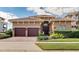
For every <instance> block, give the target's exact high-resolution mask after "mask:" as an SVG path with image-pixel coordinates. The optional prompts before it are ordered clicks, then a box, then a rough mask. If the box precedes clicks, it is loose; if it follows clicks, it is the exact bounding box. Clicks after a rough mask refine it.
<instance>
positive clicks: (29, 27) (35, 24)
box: [10, 15, 78, 37]
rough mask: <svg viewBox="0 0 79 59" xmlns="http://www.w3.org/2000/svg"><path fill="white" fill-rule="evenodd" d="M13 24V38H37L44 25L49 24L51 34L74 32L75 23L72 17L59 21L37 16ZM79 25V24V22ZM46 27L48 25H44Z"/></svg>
mask: <svg viewBox="0 0 79 59" xmlns="http://www.w3.org/2000/svg"><path fill="white" fill-rule="evenodd" d="M10 21H11V22H12V23H13V36H19V37H20V36H37V35H38V33H39V32H42V26H43V25H42V24H43V23H45V22H47V23H48V24H49V25H48V27H49V32H53V31H58V30H59V31H61V30H62V31H64V30H72V23H73V22H75V21H74V20H72V18H71V17H67V16H66V17H64V18H62V19H57V18H56V17H54V16H50V15H37V16H30V17H26V18H18V19H11V20H10ZM77 24H78V22H77ZM44 26H46V25H44Z"/></svg>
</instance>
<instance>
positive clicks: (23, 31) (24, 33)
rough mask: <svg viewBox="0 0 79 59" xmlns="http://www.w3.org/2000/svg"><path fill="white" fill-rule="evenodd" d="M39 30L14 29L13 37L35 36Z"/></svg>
mask: <svg viewBox="0 0 79 59" xmlns="http://www.w3.org/2000/svg"><path fill="white" fill-rule="evenodd" d="M38 33H39V28H14V36H16V37H25V36H28V37H32V36H37V35H38Z"/></svg>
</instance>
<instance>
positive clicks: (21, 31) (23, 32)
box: [14, 28, 26, 37]
mask: <svg viewBox="0 0 79 59" xmlns="http://www.w3.org/2000/svg"><path fill="white" fill-rule="evenodd" d="M14 31H15V36H19V37H20V36H21V37H22V36H26V29H25V28H15V29H14Z"/></svg>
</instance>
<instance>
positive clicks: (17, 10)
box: [0, 7, 35, 17]
mask: <svg viewBox="0 0 79 59" xmlns="http://www.w3.org/2000/svg"><path fill="white" fill-rule="evenodd" d="M0 11H3V12H8V13H12V14H14V15H16V16H17V17H26V16H33V15H35V13H33V12H32V11H28V10H27V8H26V7H0Z"/></svg>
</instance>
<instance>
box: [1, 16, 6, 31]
mask: <svg viewBox="0 0 79 59" xmlns="http://www.w3.org/2000/svg"><path fill="white" fill-rule="evenodd" d="M6 30H7V23H6V22H5V19H4V18H2V17H0V32H5V31H6Z"/></svg>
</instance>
